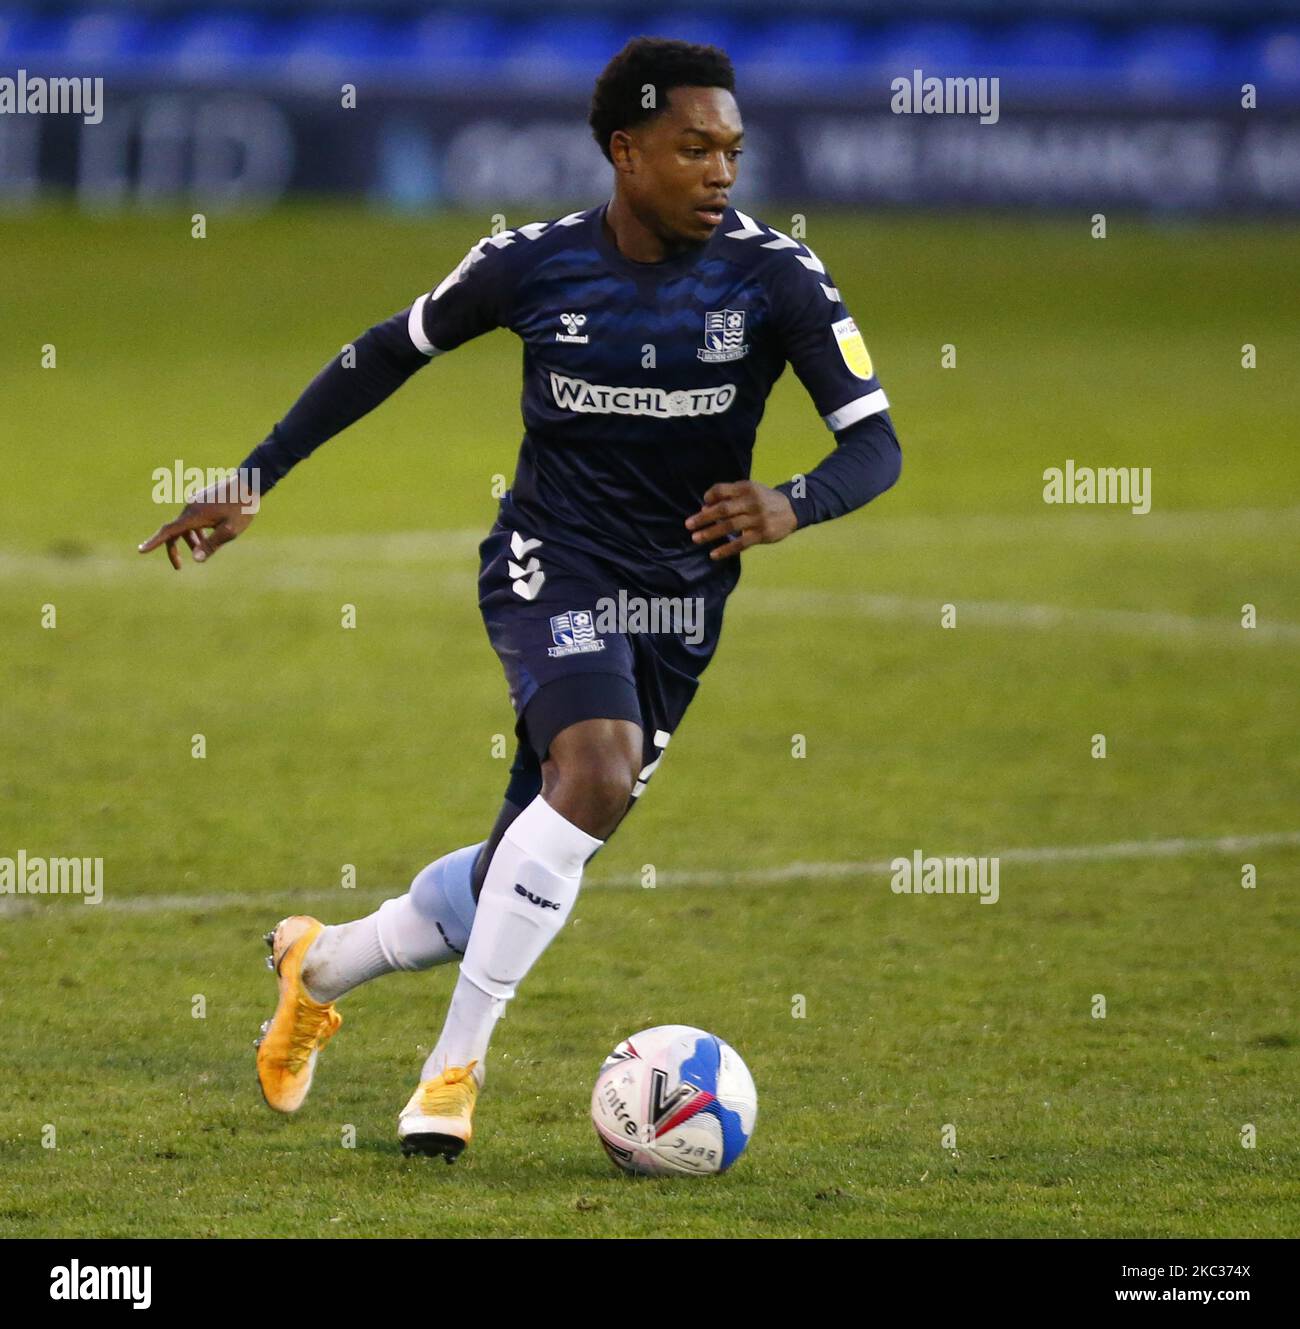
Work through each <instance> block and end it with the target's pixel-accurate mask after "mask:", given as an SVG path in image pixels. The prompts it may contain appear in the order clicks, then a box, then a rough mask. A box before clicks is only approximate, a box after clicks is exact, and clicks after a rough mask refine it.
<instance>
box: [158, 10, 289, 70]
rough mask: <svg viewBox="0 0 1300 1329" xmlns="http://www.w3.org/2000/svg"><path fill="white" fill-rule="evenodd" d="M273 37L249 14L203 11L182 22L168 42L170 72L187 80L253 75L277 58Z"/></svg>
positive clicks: (167, 58)
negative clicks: (261, 66)
mask: <svg viewBox="0 0 1300 1329" xmlns="http://www.w3.org/2000/svg"><path fill="white" fill-rule="evenodd" d="M274 50H275V45H274V41H273V34H272V33H271V32H270V31H269V30H268V28H267V24H266V22H265V21H264V20H262V19H259V18H255V17H253V16H252V15H248V14H234V13H229V12H220V11H217V12H206V13H205V12H199V13H196V14H188V15H186V16H184V17H182V18H181V19H179V20H178V21H177V22H176V24H175V25H174V26H173V27H172V30H171V32H170V34H169V40H168V41H167V43H166V55H165V60H166V63H167V65H168V67H169V68H170V69H172V70H173V71H174V72H175V73H176V74H178V75H180V76H181V77H183V78H186V79H194V80H200V81H201V80H206V79H227V78H230V77H232V76H238V75H241V74H249V73H253V72H255V71H256V70H257V68H258V66H259V65H263V64H267V63H269V62H270V60H271V59H272V58H273V52H274Z"/></svg>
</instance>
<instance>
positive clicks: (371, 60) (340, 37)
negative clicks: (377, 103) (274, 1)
mask: <svg viewBox="0 0 1300 1329" xmlns="http://www.w3.org/2000/svg"><path fill="white" fill-rule="evenodd" d="M402 33H403V29H402V28H401V27H400V26H399V25H398V24H396V23H393V22H391V21H389V20H386V19H380V18H376V17H374V16H372V15H368V14H333V13H330V14H319V15H316V16H314V17H310V18H303V19H301V20H299V21H298V22H297V23H295V24H293V25H292V27H291V29H290V31H289V33H288V40H287V46H286V49H285V51H284V52H283V57H282V61H281V68H282V69H283V71H284V74H285V76H286V77H287V78H290V79H292V80H293V81H295V82H300V83H304V84H311V85H316V84H318V83H320V82H323V81H326V80H328V81H330V82H335V81H349V80H350V79H352V78H353V77H355V76H357V75H360V74H362V73H366V72H370V71H373V70H374V69H376V68H377V67H380V66H383V65H384V64H385V63H387V64H393V63H395V62H397V61H399V60H401V59H402V58H403V57H404V55H405V48H404V46H403V43H402V40H401V39H402Z"/></svg>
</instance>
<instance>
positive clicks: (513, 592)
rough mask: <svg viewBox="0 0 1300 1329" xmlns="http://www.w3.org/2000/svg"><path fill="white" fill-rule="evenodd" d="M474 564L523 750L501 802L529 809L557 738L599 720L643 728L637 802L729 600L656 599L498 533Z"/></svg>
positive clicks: (593, 562)
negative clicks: (626, 722)
mask: <svg viewBox="0 0 1300 1329" xmlns="http://www.w3.org/2000/svg"><path fill="white" fill-rule="evenodd" d="M479 560H480V562H479V582H478V586H479V609H480V611H481V613H482V615H483V623H484V626H485V627H486V628H487V634H488V639H489V640H490V641H491V643H492V649H493V650H495V651H496V653H497V656H498V658H499V659H500V661H501V665H502V668H503V669H504V670H505V674H506V682H507V683H508V684H509V687H510V702H511V705H513V706H514V709H515V716H516V721H515V734H516V736H517V737H518V739H519V748H518V751H517V753H516V755H515V761H514V765H513V766H512V767H511V781H510V788H509V789H508V790H507V791H506V797H507V798H508V799H509V800H510V801H511V802H512V803H515V804H516V806H523V805H524V804H526V803H528V802H530V801H531V800H532V798H533V797H534V796H535V795H536V794H537V792H538V790H540V788H541V763H542V762H543V761H544V760H545V759H546V755H547V752H548V750H549V748H550V745H551V740H552V739H553V738H554V737H555V735H556V734H558V733H559V732H560V731H561V730H562V729H566V728H568V726H569V725H572V724H577V723H578V722H579V721H580V720H599V719H611V720H631V721H633V722H634V723H635V724H638V725H640V726H641V731H642V733H643V735H644V757H643V769H642V771H641V774H640V778H639V779H638V780H637V782H636V785H635V786H634V788H633V796H634V797H636V796H637V795H639V794H640V793H641V791H642V789H644V787H645V782H646V780H648V779H649V778H650V775H651V773H652V772H653V769H654V767H655V766H656V765H657V764H658V761H659V758H660V757H661V756H662V755H663V749H664V748H665V747H666V746H667V745H668V740H669V739H670V738H671V737H672V734H673V731H674V730H675V729H676V728H677V725H678V723H679V722H680V720H681V718H682V716H683V715H684V714H685V711H686V708H687V706H689V705H690V703H691V698H692V697H694V696H695V690H696V688H697V687H698V686H699V678H700V675H701V674H702V673H703V672H704V670H705V667H706V666H707V665H708V663H709V661H710V660H711V659H712V658H713V652H714V651H715V650H716V648H717V644H718V635H719V633H720V632H721V630H722V611H723V607H724V605H725V603H726V594H725V593H723V592H721V591H718V590H711V589H709V588H705V589H702V590H697V591H695V592H693V593H690V594H688V593H686V592H682V593H681V594H680V595H678V596H674V597H671V598H669V597H666V596H664V595H663V594H662V593H661V594H660V595H659V596H658V597H657V598H656V597H655V596H654V595H653V594H652V593H651V592H650V591H647V590H641V589H638V588H636V587H633V586H631V585H629V584H628V577H627V575H626V574H625V573H623V572H620V571H619V570H618V569H617V568H616V567H615V566H613V565H612V564H610V563H606V562H604V561H603V560H601V559H599V558H597V557H595V556H593V555H589V554H587V553H584V552H583V551H581V550H578V549H574V548H572V547H567V546H562V545H559V544H555V543H554V542H552V541H549V540H545V539H541V540H537V539H536V538H535V537H534V538H530V537H529V536H528V535H527V533H523V532H516V531H514V530H512V529H511V528H510V527H508V526H505V525H503V524H502V523H501V522H500V521H498V522H497V523H496V525H495V526H493V528H492V530H491V532H490V533H489V534H488V537H487V539H485V540H484V541H483V543H482V544H481V545H480V546H479ZM620 609H621V611H622V612H621V614H620V612H619V611H620ZM638 615H639V618H638ZM620 628H622V629H626V630H618V629H620ZM664 628H667V629H668V630H656V629H664ZM674 628H676V629H677V630H672V629H674Z"/></svg>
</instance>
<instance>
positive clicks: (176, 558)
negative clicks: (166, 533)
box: [167, 535, 181, 572]
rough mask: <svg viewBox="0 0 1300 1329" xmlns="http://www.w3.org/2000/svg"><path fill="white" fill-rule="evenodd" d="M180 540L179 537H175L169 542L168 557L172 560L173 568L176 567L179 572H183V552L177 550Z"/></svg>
mask: <svg viewBox="0 0 1300 1329" xmlns="http://www.w3.org/2000/svg"><path fill="white" fill-rule="evenodd" d="M179 538H180V537H179V536H175V535H173V536H172V538H171V539H170V540H168V541H167V557H168V558H169V559H171V563H172V567H174V568H175V569H176V571H177V572H179V571H180V570H181V551H180V550H179V549H177V548H176V541H177V540H178V539H179Z"/></svg>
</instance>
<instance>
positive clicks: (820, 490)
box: [686, 250, 902, 559]
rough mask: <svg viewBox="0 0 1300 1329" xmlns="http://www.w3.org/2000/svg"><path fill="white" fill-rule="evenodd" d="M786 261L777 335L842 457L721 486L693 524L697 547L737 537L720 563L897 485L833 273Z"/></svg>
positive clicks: (861, 349) (884, 416) (879, 398)
mask: <svg viewBox="0 0 1300 1329" xmlns="http://www.w3.org/2000/svg"><path fill="white" fill-rule="evenodd" d="M781 258H782V259H783V260H784V261H783V262H780V263H777V264H774V265H773V271H774V277H773V281H772V286H771V300H772V316H773V323H774V330H775V333H776V335H777V336H778V337H779V338H780V341H781V346H782V349H783V351H784V354H785V357H786V359H787V360H789V362H790V364H791V365H793V366H794V371H795V373H796V374H797V375H798V376H799V380H800V382H801V383H803V385H804V387H805V388H806V389H807V390H808V395H809V396H810V397H811V398H812V399H813V402H814V404H815V405H816V407H817V410H818V411H819V412H820V413H821V416H822V419H823V420H824V421H825V422H826V426H827V428H829V429H830V430H831V431H832V433H834V435H835V444H836V446H835V451H834V452H832V453H831V454H830V455H829V456H827V457H825V458H824V459H823V460H822V461H821V462H820V463H819V464H818V465H817V466H816V467H814V468H813V469H812V470H811V471H809V472H808V473H807V474H806V475H802V476H796V477H795V478H794V479H793V480H787V481H786V482H785V483H784V484H780V485H777V486H776V487H775V488H769V487H768V486H767V485H764V484H760V483H759V482H758V481H756V480H738V481H735V482H732V483H729V484H716V485H714V486H713V487H712V488H711V489H710V490H709V491H708V493H706V494H705V496H704V506H703V507H702V508H701V509H700V511H699V512H697V513H696V514H695V515H694V516H692V517H690V518H689V519H688V520H687V523H686V526H687V529H688V530H690V531H692V532H694V534H693V535H692V539H693V540H694V541H695V543H696V544H701V543H704V542H705V541H707V540H717V539H720V538H721V537H722V536H724V535H729V536H731V538H730V539H729V540H727V541H726V542H725V543H724V544H722V545H719V547H718V548H717V549H715V550H713V551H712V553H711V554H710V558H713V559H721V558H731V557H734V556H735V555H736V554H739V553H741V552H742V551H743V550H745V549H748V548H749V547H750V546H751V545H755V544H772V543H775V542H776V541H777V540H783V539H785V537H786V536H787V535H789V534H790V533H791V532H792V531H795V530H797V529H799V528H800V527H802V526H812V525H814V524H815V523H817V522H822V521H829V520H831V519H832V518H834V517H842V516H844V515H845V513H848V512H853V511H855V510H856V509H857V508H860V507H862V506H863V505H864V504H865V503H869V502H870V501H871V500H872V499H873V498H876V497H877V496H878V495H880V494H883V493H884V492H885V490H886V489H888V488H890V486H891V485H893V484H894V482H895V481H896V480H897V479H898V476H899V473H900V471H901V469H902V452H901V449H900V448H899V445H898V438H897V436H896V435H895V433H894V426H893V422H892V421H891V420H890V418H889V410H888V407H889V400H888V398H887V397H886V396H885V391H884V389H883V388H882V387H881V386H880V381H879V379H878V378H877V377H876V373H875V368H874V367H873V365H872V363H871V356H870V355H869V354H868V352H867V348H866V345H865V343H864V342H863V340H862V335H861V333H860V332H859V331H858V328H857V324H856V323H855V322H854V321H853V319H852V317H851V316H850V315H849V312H848V310H847V309H846V308H845V306H844V302H843V300H842V298H841V296H840V293H839V291H838V289H837V288H836V287H835V284H834V282H833V281H832V279H831V277H830V274H829V273H827V272H826V271H825V270H824V269H823V268H822V266H821V263H820V261H819V260H818V259H817V258H816V256H815V255H814V254H813V253H812V251H811V250H806V251H805V253H804V254H803V255H795V254H791V253H784V252H783V253H782V254H781Z"/></svg>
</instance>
